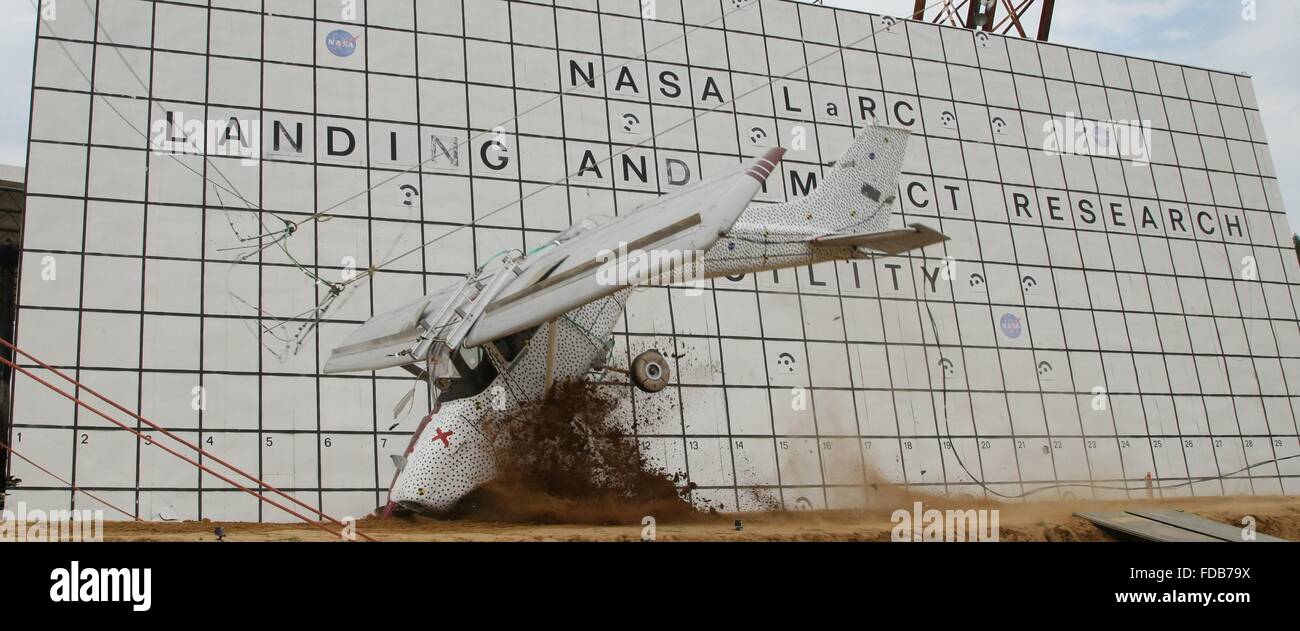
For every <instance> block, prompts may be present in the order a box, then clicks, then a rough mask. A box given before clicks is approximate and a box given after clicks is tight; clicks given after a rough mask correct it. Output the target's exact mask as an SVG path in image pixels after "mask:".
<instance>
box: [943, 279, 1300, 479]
mask: <svg viewBox="0 0 1300 631" xmlns="http://www.w3.org/2000/svg"><path fill="white" fill-rule="evenodd" d="M925 312H926V315H927V316H929V320H930V332H931V334H932V335H934V345H935V347H936V348H940V350H942V348H941V347H942V344H941V343H940V342H939V328H938V325H937V324H936V322H935V319H934V312H932V311H931V310H930V303H929V301H926V302H925ZM942 385H943V429H944V431H945V432H946V435H945V436H943V437H944V438H947V439H948V444H949V445H951V446H952V455H953V458H954V459H956V460H957V464H958V465H959V466H960V467H961V469H962V471H963V472H965V473H966V477H968V478H970V479H971V481H972V482H974V483H975V484H976V485H978V486H979V487H980V488H982V489H984V491H985V492H987V493H990V494H993V495H996V496H998V497H1001V498H1003V499H1013V500H1014V499H1024V498H1027V497H1029V496H1030V495H1034V494H1036V493H1041V492H1043V491H1047V490H1052V489H1063V488H1090V489H1094V490H1103V491H1124V492H1130V491H1146V490H1156V491H1164V490H1168V489H1177V488H1181V487H1184V486H1191V485H1192V484H1196V483H1199V482H1210V481H1216V480H1224V479H1227V478H1231V477H1232V476H1235V475H1238V474H1240V473H1245V472H1246V471H1250V470H1251V469H1254V468H1256V467H1262V466H1264V465H1269V464H1274V463H1278V462H1284V461H1286V460H1291V459H1293V458H1300V454H1295V455H1291V456H1283V457H1281V458H1273V459H1270V460H1265V461H1263V462H1257V463H1255V464H1252V465H1248V466H1245V467H1242V468H1241V469H1238V470H1236V471H1233V472H1231V473H1221V474H1219V475H1212V476H1205V477H1201V478H1188V479H1186V480H1183V481H1181V482H1175V483H1171V484H1167V485H1163V484H1162V485H1153V486H1150V487H1148V486H1147V485H1145V484H1143V485H1142V486H1137V487H1131V486H1127V485H1125V486H1110V485H1105V484H1097V483H1095V482H1057V483H1055V484H1048V485H1044V486H1040V487H1038V488H1035V489H1033V490H1030V491H1024V492H1021V493H1003V492H1001V491H998V490H997V489H994V488H992V487H990V486H989V485H988V484H986V483H985V482H984V481H983V480H980V479H979V477H978V476H976V475H975V474H973V473H971V471H970V469H969V468H967V467H966V463H965V462H963V461H962V459H961V454H960V453H958V449H957V444H956V443H954V442H953V439H952V428H951V427H949V424H948V373H947V372H943V382H942Z"/></svg>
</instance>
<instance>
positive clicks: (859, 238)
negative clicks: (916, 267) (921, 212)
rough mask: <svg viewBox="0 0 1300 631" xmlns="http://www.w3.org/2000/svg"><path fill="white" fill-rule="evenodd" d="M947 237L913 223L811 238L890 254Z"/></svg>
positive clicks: (816, 241) (833, 245) (936, 242)
mask: <svg viewBox="0 0 1300 631" xmlns="http://www.w3.org/2000/svg"><path fill="white" fill-rule="evenodd" d="M947 240H948V237H947V236H945V235H944V234H942V233H940V232H939V231H937V230H935V229H933V228H930V227H928V226H925V225H922V224H919V223H914V224H912V225H911V226H910V227H908V228H904V229H902V230H889V231H887V232H860V233H856V234H830V235H826V236H823V237H818V238H816V239H813V243H814V244H816V245H821V246H826V247H843V246H856V247H861V248H867V249H869V250H873V251H876V252H883V253H884V254H888V255H890V256H894V255H897V254H902V253H903V252H908V251H910V250H919V249H921V248H924V247H927V246H931V245H936V244H939V243H943V242H944V241H947Z"/></svg>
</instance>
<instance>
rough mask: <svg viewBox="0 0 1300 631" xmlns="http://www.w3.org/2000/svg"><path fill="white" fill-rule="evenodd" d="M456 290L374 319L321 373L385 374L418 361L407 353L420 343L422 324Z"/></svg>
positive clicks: (337, 350) (336, 351) (337, 351)
mask: <svg viewBox="0 0 1300 631" xmlns="http://www.w3.org/2000/svg"><path fill="white" fill-rule="evenodd" d="M456 289H457V286H455V285H453V286H451V287H445V288H443V289H440V290H438V291H435V292H433V293H431V294H429V295H427V296H424V297H422V298H420V299H419V300H416V301H415V302H412V303H410V304H408V305H406V306H403V307H400V308H398V309H395V310H393V311H389V312H388V313H383V314H380V315H377V316H375V317H373V318H371V319H370V320H369V321H367V322H366V323H365V324H363V325H361V327H360V328H358V329H357V330H355V331H353V332H352V334H351V335H349V336H348V337H347V339H345V340H343V343H342V344H340V345H339V346H338V347H337V348H335V349H334V352H333V353H332V354H331V355H330V358H329V360H328V361H326V362H325V366H324V367H323V369H322V370H323V371H324V372H325V373H326V374H336V373H343V372H358V371H367V370H383V369H385V368H395V367H397V366H403V365H406V364H409V363H411V362H413V361H415V360H414V359H413V358H411V357H410V356H408V355H406V354H405V352H406V351H408V350H409V349H410V348H411V347H412V346H413V345H414V344H415V343H416V342H417V341H418V340H419V339H420V335H421V334H422V332H423V331H422V329H421V328H420V322H421V321H422V320H423V319H424V317H425V316H426V315H427V312H428V310H429V309H430V308H431V305H432V304H434V303H435V302H436V301H438V300H439V299H449V298H450V297H451V294H452V293H453V292H454V291H455V290H456Z"/></svg>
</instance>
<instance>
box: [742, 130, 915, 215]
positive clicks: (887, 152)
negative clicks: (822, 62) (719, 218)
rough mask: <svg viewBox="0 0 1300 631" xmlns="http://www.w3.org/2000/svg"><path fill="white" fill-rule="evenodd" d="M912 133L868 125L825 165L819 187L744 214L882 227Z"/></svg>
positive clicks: (893, 199) (891, 203)
mask: <svg viewBox="0 0 1300 631" xmlns="http://www.w3.org/2000/svg"><path fill="white" fill-rule="evenodd" d="M910 136H911V132H909V131H907V130H906V129H899V128H895V127H884V126H879V125H872V126H868V127H867V128H866V129H864V130H863V131H861V132H860V133H859V134H858V136H857V137H856V138H854V140H853V143H852V144H851V145H849V148H848V150H847V151H845V152H844V155H843V156H842V157H841V158H840V159H839V160H837V161H836V162H835V163H834V164H833V166H831V167H829V168H828V169H827V170H826V174H825V177H824V178H823V179H822V181H821V183H820V184H818V186H817V188H816V190H814V191H813V192H812V193H810V194H809V195H807V196H805V197H800V198H798V199H794V200H791V201H789V202H785V203H783V204H772V205H765V206H761V207H757V208H756V210H758V211H759V213H758V214H759V215H760V216H758V217H754V218H752V219H751V218H749V217H746V218H745V219H747V220H750V221H755V222H756V223H764V224H767V225H790V226H800V227H803V228H811V229H813V231H815V232H818V233H821V234H832V233H841V234H842V233H864V232H876V231H879V230H881V229H883V228H884V227H885V226H886V224H888V222H889V215H890V212H891V211H892V209H893V206H894V201H895V199H896V197H897V195H896V191H897V187H898V177H899V174H900V173H901V172H902V169H903V156H904V154H906V153H907V142H908V138H909V137H910Z"/></svg>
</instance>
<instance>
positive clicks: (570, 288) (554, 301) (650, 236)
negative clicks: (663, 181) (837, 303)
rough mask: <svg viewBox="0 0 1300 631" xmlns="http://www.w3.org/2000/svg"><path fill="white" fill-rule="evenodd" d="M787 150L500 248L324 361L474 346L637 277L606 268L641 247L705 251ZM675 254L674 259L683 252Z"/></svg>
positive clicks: (358, 363) (367, 366) (379, 362)
mask: <svg viewBox="0 0 1300 631" xmlns="http://www.w3.org/2000/svg"><path fill="white" fill-rule="evenodd" d="M784 154H785V150H784V149H780V148H776V149H772V150H770V151H768V152H767V153H766V154H764V155H763V156H761V157H759V158H756V159H754V160H752V161H750V162H749V163H747V164H744V165H741V166H740V167H738V168H737V169H735V170H734V171H732V172H731V173H728V174H726V175H723V176H720V177H717V178H713V179H709V180H705V181H703V182H700V183H698V184H696V185H694V186H691V187H688V188H686V189H683V190H681V191H678V192H675V193H673V194H672V195H668V196H665V197H663V198H660V199H659V200H656V201H655V202H654V203H652V204H649V205H647V206H645V207H643V208H641V209H638V210H637V211H636V212H633V213H631V214H629V215H626V216H624V217H621V218H619V219H616V220H613V221H610V222H608V223H604V224H603V225H600V224H598V223H596V222H590V221H588V222H584V223H583V224H580V225H577V226H575V227H574V228H572V229H570V230H569V231H567V232H565V233H564V234H562V235H559V236H558V237H557V238H556V241H555V242H554V243H553V244H552V245H551V246H550V247H548V248H546V249H545V250H543V251H541V252H538V253H535V254H532V255H530V256H528V257H526V258H522V259H510V258H509V257H507V261H506V262H505V263H504V264H503V266H502V267H501V268H500V269H497V270H495V271H494V272H490V273H483V274H479V275H476V276H471V277H469V278H467V279H465V280H462V281H460V282H458V283H455V284H453V285H452V286H450V287H447V288H444V289H442V290H439V291H437V292H434V293H432V294H429V295H428V296H425V297H423V298H421V299H419V300H417V301H415V302H413V303H411V304H409V305H407V306H405V307H402V308H400V309H397V310H395V311H391V312H388V313H384V314H380V315H377V316H375V317H373V318H371V319H370V320H369V321H368V322H366V323H365V324H363V325H362V326H361V327H360V328H358V329H357V330H356V331H354V332H353V333H352V334H351V335H350V336H348V338H347V339H346V340H344V341H343V343H342V344H341V345H339V347H338V348H335V349H334V352H333V354H332V355H331V356H330V358H329V360H328V361H327V362H326V363H325V366H324V368H323V370H324V372H326V373H330V374H333V373H340V372H359V371H369V370H382V369H384V368H393V367H397V366H405V365H407V364H411V363H414V362H418V361H423V360H424V359H426V358H427V356H428V355H429V354H430V351H431V348H432V346H433V345H434V342H435V341H441V342H440V343H444V344H445V347H447V348H460V347H462V346H465V347H474V346H479V345H481V344H483V343H485V342H490V341H492V340H496V339H499V338H502V337H505V336H507V335H510V334H513V333H517V332H519V331H523V330H526V329H529V328H531V327H534V326H537V325H539V324H542V323H544V322H549V321H551V320H554V319H555V318H557V317H559V316H560V315H562V314H564V313H567V312H569V311H572V310H573V309H576V308H578V307H581V306H582V305H585V304H587V303H590V302H593V301H595V300H598V299H600V298H603V297H605V296H608V295H611V294H613V293H615V292H617V291H619V290H620V289H622V288H624V287H627V286H629V285H631V284H635V283H634V279H631V278H624V277H621V276H620V275H618V274H614V275H613V279H612V280H613V282H611V275H610V274H608V273H603V272H608V271H609V270H610V268H611V266H613V267H614V268H618V266H619V265H621V264H626V263H627V262H628V261H629V259H631V258H633V257H636V256H637V255H638V254H645V253H649V252H663V253H681V252H687V251H689V252H693V253H699V254H701V255H702V254H703V252H704V251H706V250H708V248H709V247H710V246H712V245H713V244H714V243H716V242H717V241H718V239H719V235H721V234H723V233H725V232H727V231H728V230H730V229H731V227H732V225H733V224H734V223H735V222H736V218H737V217H739V216H740V214H741V213H742V212H743V211H744V210H745V208H746V207H748V206H749V204H750V202H751V201H752V200H753V198H754V195H756V194H757V193H758V192H759V190H761V188H762V186H763V183H764V182H765V181H766V180H767V177H768V176H769V175H771V173H772V171H774V170H775V169H776V168H777V165H778V164H779V163H780V161H781V157H782V156H783V155H784ZM673 260H675V261H676V262H677V263H680V262H681V261H682V258H681V257H680V256H679V257H678V258H676V259H673ZM670 262H671V261H670Z"/></svg>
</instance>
